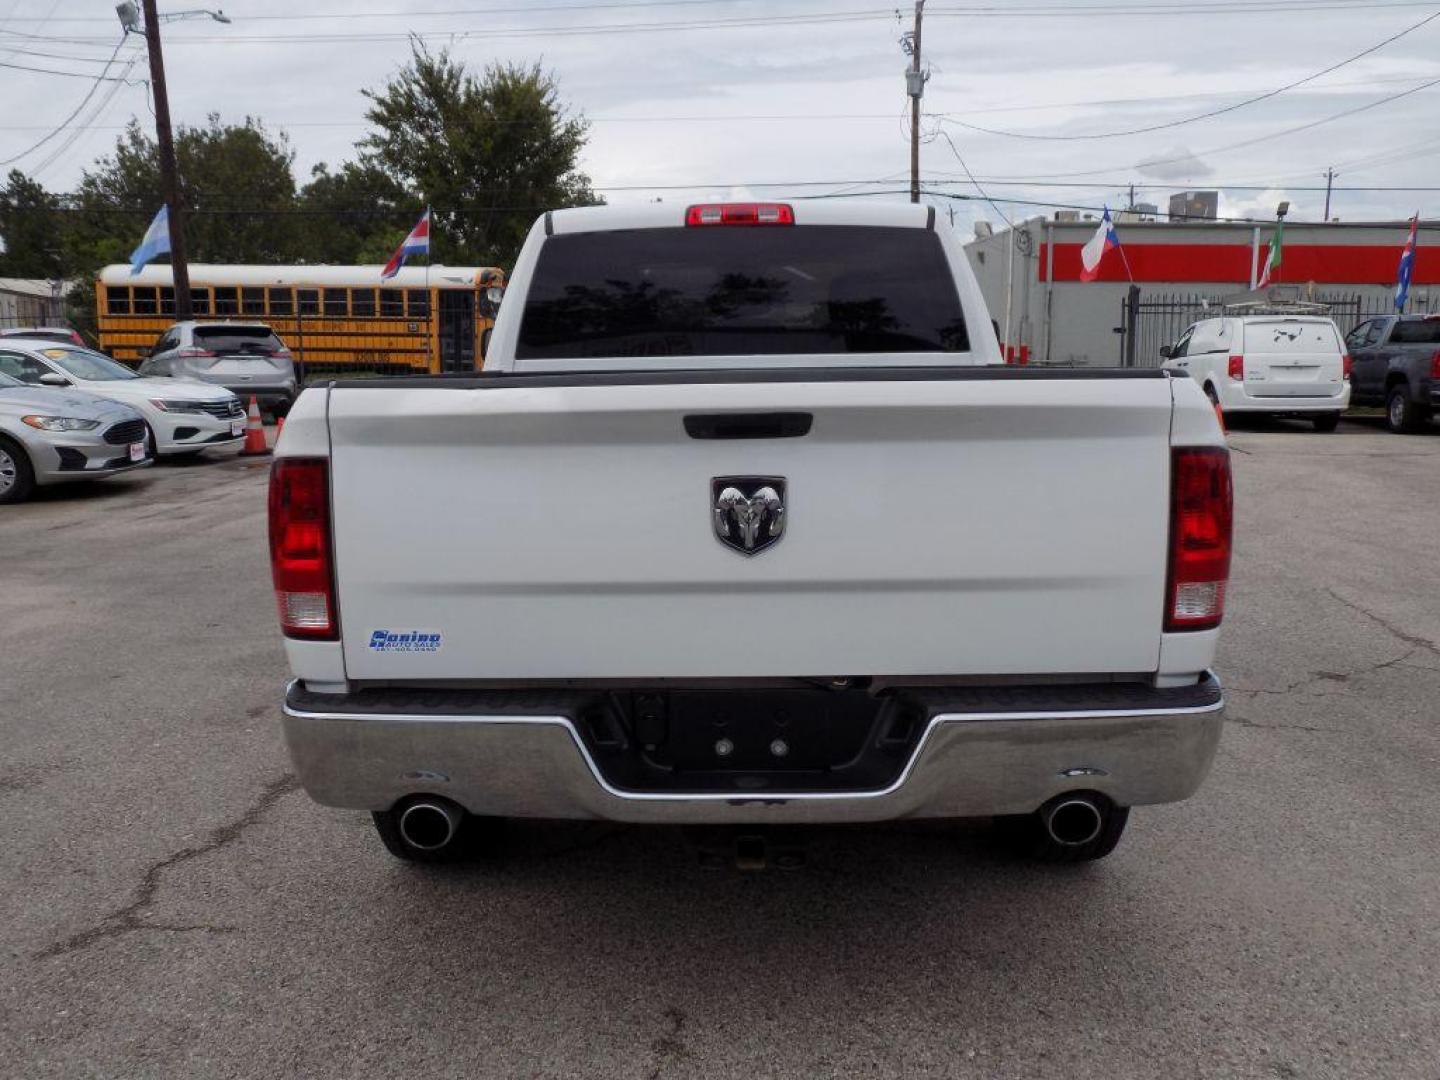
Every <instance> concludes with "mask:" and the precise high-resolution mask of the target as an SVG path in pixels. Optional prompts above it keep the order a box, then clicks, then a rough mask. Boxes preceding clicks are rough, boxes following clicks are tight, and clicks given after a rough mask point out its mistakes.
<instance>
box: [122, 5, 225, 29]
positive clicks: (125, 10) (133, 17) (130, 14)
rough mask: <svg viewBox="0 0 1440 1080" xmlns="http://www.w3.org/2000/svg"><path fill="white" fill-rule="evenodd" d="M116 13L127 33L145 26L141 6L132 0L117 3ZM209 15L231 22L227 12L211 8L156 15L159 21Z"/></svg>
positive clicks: (219, 21) (199, 17)
mask: <svg viewBox="0 0 1440 1080" xmlns="http://www.w3.org/2000/svg"><path fill="white" fill-rule="evenodd" d="M115 14H116V15H118V16H119V17H120V28H121V29H122V30H124V31H125V33H127V34H138V33H141V32H142V29H143V27H142V26H141V23H140V8H139V7H138V6H137V5H136V4H134V3H131V2H130V0H124V2H122V3H119V4H116V5H115ZM206 17H209V18H211V19H214V20H215V21H216V22H218V23H229V22H230V16H229V15H226V14H225V12H223V11H220V10H216V11H211V10H210V9H209V8H192V9H190V10H189V11H167V12H165V13H164V14H163V15H156V16H155V20H156V21H157V22H162V23H167V22H178V21H179V20H181V19H201V18H206Z"/></svg>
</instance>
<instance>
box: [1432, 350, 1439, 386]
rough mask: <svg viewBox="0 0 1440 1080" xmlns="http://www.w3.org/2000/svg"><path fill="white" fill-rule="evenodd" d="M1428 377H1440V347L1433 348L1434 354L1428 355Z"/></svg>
mask: <svg viewBox="0 0 1440 1080" xmlns="http://www.w3.org/2000/svg"><path fill="white" fill-rule="evenodd" d="M1430 377H1431V378H1432V379H1440V349H1436V350H1435V355H1434V356H1432V357H1430Z"/></svg>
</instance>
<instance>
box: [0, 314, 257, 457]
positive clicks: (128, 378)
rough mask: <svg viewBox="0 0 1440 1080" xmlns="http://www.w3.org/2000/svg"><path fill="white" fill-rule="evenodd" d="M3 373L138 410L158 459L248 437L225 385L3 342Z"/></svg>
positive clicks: (81, 353)
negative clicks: (157, 374) (161, 375)
mask: <svg viewBox="0 0 1440 1080" xmlns="http://www.w3.org/2000/svg"><path fill="white" fill-rule="evenodd" d="M0 372H4V373H5V374H6V375H9V376H10V377H11V378H14V379H18V380H20V381H21V382H23V383H28V384H29V385H31V386H74V387H77V388H78V389H81V390H86V391H89V392H90V393H92V394H95V395H97V396H98V397H104V398H109V399H110V400H112V401H119V402H121V403H123V404H125V405H130V406H132V407H133V408H135V409H137V410H138V411H139V412H140V414H141V415H142V416H143V417H144V418H145V426H146V441H147V442H148V443H149V447H150V454H151V455H152V456H153V455H157V454H158V455H162V456H163V455H191V454H198V453H200V452H201V451H203V450H207V449H211V448H214V447H218V446H235V445H237V444H238V443H240V442H242V441H243V440H244V438H245V408H244V406H242V405H241V404H240V399H239V398H238V397H236V396H235V395H234V394H232V393H230V392H229V391H228V390H225V389H223V388H221V387H217V386H212V385H210V384H209V383H198V382H192V381H190V380H189V379H157V378H150V377H147V376H141V375H137V374H135V372H133V371H131V370H130V369H129V368H128V367H126V366H125V365H124V364H121V363H119V362H117V361H115V360H111V359H110V358H109V357H108V356H105V355H103V354H101V353H97V352H92V351H91V350H90V349H78V348H76V347H75V346H73V345H69V344H65V345H59V344H55V343H53V342H46V341H32V340H27V339H25V338H11V339H6V340H5V341H0Z"/></svg>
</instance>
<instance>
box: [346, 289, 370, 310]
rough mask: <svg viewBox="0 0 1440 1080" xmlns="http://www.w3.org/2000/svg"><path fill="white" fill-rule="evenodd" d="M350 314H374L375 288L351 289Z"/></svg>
mask: <svg viewBox="0 0 1440 1080" xmlns="http://www.w3.org/2000/svg"><path fill="white" fill-rule="evenodd" d="M350 314H351V315H365V316H370V315H374V314H375V290H374V289H351V290H350Z"/></svg>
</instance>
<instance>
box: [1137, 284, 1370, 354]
mask: <svg viewBox="0 0 1440 1080" xmlns="http://www.w3.org/2000/svg"><path fill="white" fill-rule="evenodd" d="M1234 298H1235V294H1234V293H1233V292H1230V293H1223V294H1222V293H1219V292H1215V293H1150V294H1146V293H1144V292H1142V290H1141V289H1140V287H1139V286H1138V285H1132V286H1131V287H1130V291H1129V293H1128V294H1127V295H1126V297H1125V299H1123V300H1122V301H1121V302H1120V325H1119V326H1117V327H1116V328H1115V332H1116V333H1117V334H1119V335H1120V357H1119V360H1120V364H1121V366H1122V367H1142V368H1153V367H1161V366H1163V365H1164V363H1165V360H1164V358H1163V357H1161V355H1160V346H1162V345H1173V344H1174V343H1175V342H1176V341H1178V340H1180V335H1181V334H1183V333H1185V329H1186V327H1188V326H1189V325H1190V324H1191V323H1193V322H1198V321H1200V320H1201V319H1206V318H1211V317H1218V316H1221V315H1224V314H1226V311H1225V304H1226V301H1227V300H1234ZM1306 301H1307V302H1308V303H1314V304H1322V305H1324V306H1325V307H1326V308H1328V312H1327V314H1329V316H1330V317H1331V318H1332V319H1334V320H1335V324H1336V325H1337V326H1338V327H1339V328H1340V333H1341V334H1342V335H1343V334H1348V333H1349V332H1350V331H1351V330H1353V329H1354V328H1355V327H1356V326H1357V325H1359V324H1360V323H1362V322H1364V321H1365V320H1366V319H1373V318H1377V317H1379V316H1382V315H1393V314H1394V313H1395V310H1394V308H1392V307H1387V306H1386V305H1385V304H1384V302H1383V301H1380V300H1376V299H1375V298H1374V297H1369V296H1365V295H1364V294H1362V293H1313V294H1311V295H1308V296H1307V297H1306ZM1231 314H1235V312H1231Z"/></svg>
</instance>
